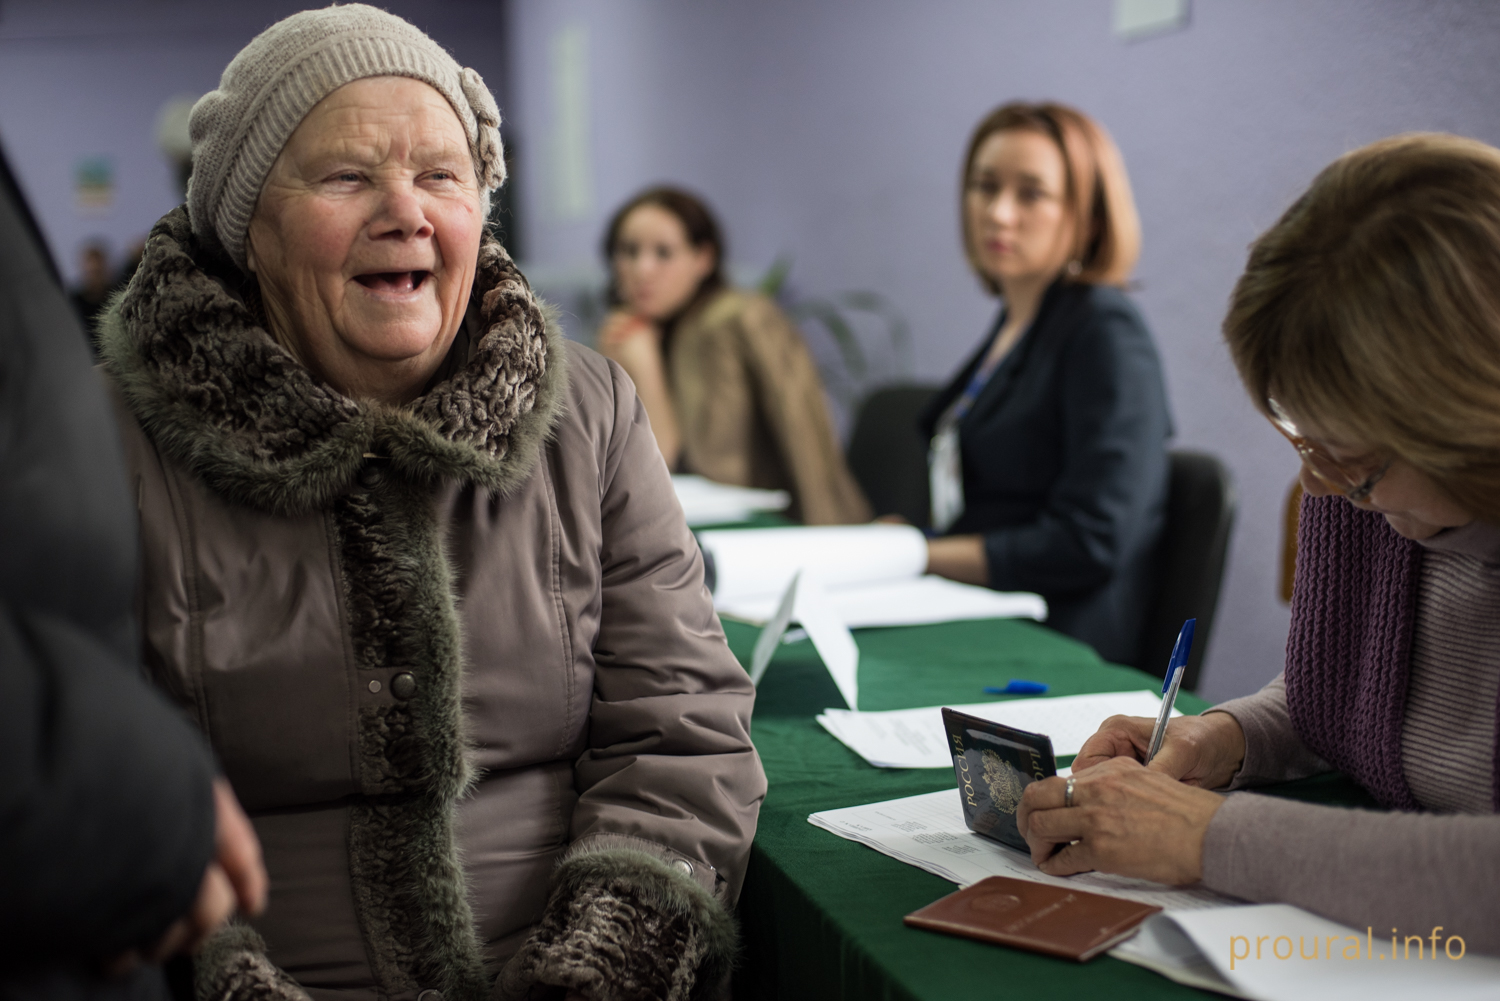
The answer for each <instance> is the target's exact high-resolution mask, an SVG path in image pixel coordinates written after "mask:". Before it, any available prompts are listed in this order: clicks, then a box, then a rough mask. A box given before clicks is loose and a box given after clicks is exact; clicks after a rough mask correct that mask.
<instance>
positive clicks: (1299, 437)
mask: <svg viewBox="0 0 1500 1001" xmlns="http://www.w3.org/2000/svg"><path fill="white" fill-rule="evenodd" d="M1266 404H1267V405H1268V406H1269V407H1270V408H1271V414H1270V420H1271V424H1272V426H1273V427H1275V428H1276V430H1278V431H1280V432H1281V434H1282V436H1283V437H1285V438H1286V440H1287V441H1289V442H1291V443H1292V447H1293V448H1295V449H1296V450H1297V454H1298V455H1299V456H1301V458H1302V461H1303V462H1304V463H1306V464H1307V468H1308V469H1311V470H1312V472H1313V475H1314V476H1316V477H1317V478H1318V479H1320V480H1322V481H1323V482H1324V483H1326V484H1328V485H1329V486H1330V487H1332V488H1333V489H1335V490H1337V491H1338V492H1339V493H1341V494H1343V495H1344V496H1345V497H1347V498H1349V499H1350V500H1352V501H1364V500H1367V499H1369V496H1370V491H1372V490H1374V489H1375V484H1377V483H1379V482H1380V478H1381V477H1382V476H1384V475H1385V474H1386V471H1387V470H1389V469H1390V468H1391V463H1392V462H1394V461H1395V459H1394V457H1392V458H1388V459H1386V460H1384V461H1380V460H1372V459H1366V460H1363V461H1354V462H1340V461H1338V460H1337V459H1335V458H1333V457H1332V456H1331V455H1329V454H1328V453H1327V452H1325V451H1323V449H1322V447H1321V446H1319V445H1318V444H1317V442H1314V441H1312V440H1311V439H1309V438H1307V437H1305V436H1304V435H1303V434H1302V432H1300V431H1298V430H1297V425H1296V424H1294V423H1292V419H1291V418H1290V417H1288V416H1287V413H1286V411H1285V410H1283V409H1281V406H1280V404H1278V403H1277V402H1276V401H1275V400H1271V399H1267V400H1266Z"/></svg>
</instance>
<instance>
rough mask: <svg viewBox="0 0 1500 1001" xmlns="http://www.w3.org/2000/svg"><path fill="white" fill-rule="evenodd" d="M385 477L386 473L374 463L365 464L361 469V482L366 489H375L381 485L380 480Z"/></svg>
mask: <svg viewBox="0 0 1500 1001" xmlns="http://www.w3.org/2000/svg"><path fill="white" fill-rule="evenodd" d="M383 479H385V474H384V473H382V472H381V471H380V470H379V469H378V468H376V467H375V466H373V465H368V466H365V467H364V468H363V469H361V470H360V471H359V482H360V483H361V484H363V485H364V488H365V489H366V490H374V489H375V488H376V487H378V486H380V481H381V480H383Z"/></svg>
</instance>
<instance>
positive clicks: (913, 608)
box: [714, 574, 1047, 629]
mask: <svg viewBox="0 0 1500 1001" xmlns="http://www.w3.org/2000/svg"><path fill="white" fill-rule="evenodd" d="M828 597H829V600H830V601H831V602H832V603H833V607H834V609H835V610H836V611H837V612H838V613H839V616H840V617H841V618H842V619H843V620H844V622H845V623H846V624H847V625H848V626H849V628H850V629H866V628H870V627H873V626H925V625H930V624H931V623H934V622H964V621H967V620H969V619H1032V620H1034V621H1037V622H1044V621H1046V619H1047V600H1046V599H1045V598H1043V597H1042V596H1041V595H1039V594H1030V593H1028V592H1026V591H991V590H990V589H989V588H987V587H975V586H974V585H972V584H960V583H959V582H958V581H955V580H949V579H948V578H946V577H939V576H937V575H936V574H926V575H924V576H922V577H913V578H909V579H905V580H890V581H877V582H875V583H873V584H865V585H861V586H848V585H845V586H844V587H835V588H830V589H829V591H828ZM714 604H715V605H716V606H718V608H719V611H721V612H724V613H725V614H726V615H730V616H733V617H734V618H736V619H741V620H743V621H745V622H752V623H753V622H764V621H766V620H767V619H769V618H771V616H772V614H773V613H774V612H775V609H776V597H775V596H774V595H761V596H759V597H748V598H737V599H728V600H725V601H719V600H718V599H715V602H714Z"/></svg>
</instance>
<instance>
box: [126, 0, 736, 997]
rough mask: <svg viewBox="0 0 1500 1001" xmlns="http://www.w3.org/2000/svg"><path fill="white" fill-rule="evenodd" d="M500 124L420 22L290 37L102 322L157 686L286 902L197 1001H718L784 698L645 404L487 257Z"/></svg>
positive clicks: (260, 72)
mask: <svg viewBox="0 0 1500 1001" xmlns="http://www.w3.org/2000/svg"><path fill="white" fill-rule="evenodd" d="M498 124H499V116H498V113H497V111H496V109H495V105H494V101H493V99H492V98H491V96H490V94H489V92H488V91H487V90H486V89H485V86H484V84H483V82H482V81H481V80H480V78H479V76H478V75H477V74H476V73H474V72H473V71H472V70H469V69H461V68H460V67H459V66H458V65H457V64H456V63H454V61H453V60H452V58H451V57H450V56H449V55H448V54H447V53H446V52H445V51H443V50H442V49H441V48H440V47H439V46H437V45H436V44H435V43H434V42H432V41H431V40H430V39H428V38H427V37H426V36H425V35H423V34H422V33H421V32H419V31H417V30H416V29H415V28H413V27H412V26H411V25H409V24H407V23H406V22H405V21H402V20H400V19H399V18H396V17H393V16H391V15H388V14H385V13H383V12H381V11H378V10H375V9H374V8H371V7H366V6H362V5H347V6H340V7H331V8H328V9H326V10H321V11H309V12H304V13H302V14H297V15H295V16H293V17H290V18H287V19H286V20H284V21H282V22H280V23H279V24H276V25H274V26H272V27H271V28H269V29H267V30H266V31H265V32H264V33H263V34H261V35H260V36H259V37H257V38H256V39H255V40H253V41H252V42H251V43H250V44H249V45H248V46H247V47H246V48H245V49H244V50H243V51H242V52H241V53H240V54H239V55H238V56H236V57H235V59H234V61H233V62H231V63H230V65H229V67H228V68H227V69H226V70H225V72H224V75H223V79H222V81H221V83H220V86H219V89H217V90H215V91H213V92H211V93H209V94H208V95H206V96H205V97H204V98H203V99H202V100H201V101H200V102H199V103H198V105H197V106H196V108H195V109H194V112H193V117H192V135H193V141H194V162H193V175H192V182H191V186H190V190H189V196H188V204H187V206H185V207H184V208H179V209H177V210H174V211H173V212H171V213H169V214H168V215H167V216H166V217H164V218H163V219H162V220H161V221H160V222H159V223H158V224H157V225H156V227H155V229H154V230H153V231H152V234H151V237H150V239H149V241H148V243H147V247H146V253H145V258H144V260H143V262H142V264H141V267H140V269H139V271H138V272H137V273H136V276H135V278H134V280H133V281H132V283H131V285H130V287H129V288H128V289H127V290H126V291H125V292H124V293H123V294H122V296H121V297H120V298H119V299H118V300H117V301H116V303H115V304H114V305H113V307H112V310H111V312H110V314H109V317H108V319H107V320H106V331H107V332H106V335H105V341H106V347H105V355H106V358H107V368H108V371H109V373H110V375H111V377H112V378H113V380H114V383H115V385H116V387H117V389H118V393H117V398H118V401H119V405H120V408H121V411H122V419H123V422H124V425H125V429H124V434H125V438H126V445H127V451H128V454H129V457H130V462H131V471H132V475H133V478H134V484H133V486H134V488H135V490H136V493H137V496H138V498H139V502H140V512H141V526H142V534H143V544H144V554H145V556H144V563H145V572H144V581H143V603H142V604H143V609H144V613H143V614H144V621H143V629H144V633H145V642H146V648H147V659H148V662H149V663H150V664H151V666H152V669H153V671H154V674H155V676H156V678H157V680H158V681H159V682H160V683H161V684H162V685H163V686H164V687H166V688H167V689H168V690H169V691H170V692H171V693H172V694H173V695H174V696H175V697H176V698H177V699H178V700H179V701H180V702H181V704H182V705H183V706H184V707H186V708H187V709H188V711H190V712H191V713H192V714H193V715H194V717H195V718H196V719H197V721H198V723H199V724H200V725H201V726H202V727H203V729H204V730H205V731H206V732H207V733H208V735H209V737H210V738H211V739H212V741H213V744H214V747H215V749H216V750H217V752H218V755H219V758H220V760H221V761H222V763H223V767H224V770H225V772H226V774H227V776H228V777H229V779H230V780H231V781H232V782H233V784H234V786H235V788H236V790H237V792H238V793H239V795H240V797H241V799H242V800H243V802H244V804H245V806H246V807H247V809H248V810H249V811H250V813H251V815H252V819H253V820H254V822H255V826H256V830H257V832H258V833H259V835H260V838H261V841H262V843H263V845H264V849H265V853H266V862H267V867H268V869H269V871H270V874H271V903H270V907H269V909H268V911H267V913H266V915H265V916H264V917H263V918H259V919H257V920H256V921H255V922H254V923H253V927H251V926H249V925H239V926H235V927H233V928H231V929H230V931H229V932H227V933H225V934H223V935H221V936H219V937H218V938H217V939H216V940H214V941H213V942H211V943H210V944H209V946H208V948H206V949H205V951H204V952H203V954H202V955H201V956H200V957H199V958H198V962H197V965H196V971H195V977H196V980H197V993H198V995H199V996H200V997H214V998H229V999H231V1001H233V999H244V998H250V997H252V996H254V997H266V996H278V995H279V996H281V997H286V998H292V997H298V998H300V997H306V996H313V997H330V998H331V997H335V996H337V997H351V998H354V997H357V998H369V999H375V998H380V999H382V1001H384V999H393V1001H414V999H417V998H422V999H423V1001H439V997H441V998H444V999H446V1001H478V999H482V998H487V997H495V998H510V997H517V998H519V997H528V996H530V997H548V996H553V995H557V996H561V995H562V994H563V993H564V992H568V993H569V996H572V997H584V998H590V999H614V998H620V999H626V998H674V999H676V998H686V997H688V996H690V995H692V996H703V995H706V994H710V993H713V992H714V991H715V990H716V989H718V988H721V987H722V985H723V981H724V976H725V973H726V971H727V969H728V966H729V962H730V959H731V958H732V953H733V948H734V932H733V924H732V921H731V919H730V917H729V910H730V908H731V907H732V905H733V902H734V900H735V897H736V894H737V893H738V890H739V884H740V880H741V879H742V877H743V873H744V866H745V860H746V855H747V853H748V850H749V845H750V840H751V838H752V836H753V834H754V828H755V818H756V812H757V809H758V806H759V802H760V799H761V797H762V795H763V794H764V789H765V780H764V777H763V775H762V772H761V769H760V765H759V762H758V760H757V758H756V755H755V751H754V748H753V747H752V746H751V743H750V739H749V733H748V727H749V716H750V709H751V705H752V701H753V690H752V688H751V686H750V684H749V682H748V679H747V678H746V676H745V673H744V671H743V670H742V669H741V668H740V667H739V665H738V664H737V663H736V662H735V660H734V658H733V656H732V655H730V653H729V651H728V649H727V647H726V646H725V644H724V639H723V634H722V632H721V631H720V629H719V625H718V621H717V619H716V618H715V616H714V613H713V609H712V607H711V603H710V600H709V597H708V594H707V592H706V590H705V589H704V586H703V568H702V563H701V560H700V558H699V555H698V551H697V547H696V546H695V544H694V542H693V539H692V536H691V535H690V534H689V533H688V531H687V529H686V527H685V526H684V524H683V520H682V515H681V512H680V510H679V508H678V507H677V505H676V503H675V501H674V500H673V497H672V491H671V484H670V481H669V479H668V476H667V471H666V468H665V466H664V465H663V463H662V460H661V458H660V456H659V454H658V453H657V450H656V446H655V444H654V441H653V439H652V436H651V432H650V429H649V427H648V425H647V422H646V418H645V415H644V412H643V410H642V408H641V406H640V404H639V402H638V401H637V399H636V395H635V392H634V390H633V388H632V386H631V385H630V382H629V380H628V379H626V378H625V377H624V375H623V374H622V372H621V370H620V369H619V368H618V367H616V366H615V365H613V364H612V363H609V362H606V361H604V360H603V359H602V358H600V357H599V356H597V355H595V354H593V353H592V352H589V351H587V350H584V349H581V348H577V347H569V348H565V347H564V345H563V344H562V342H561V340H560V338H557V337H555V336H554V335H553V334H552V333H550V332H549V330H548V329H547V327H546V324H545V322H544V320H543V315H542V312H541V310H540V308H539V306H538V303H537V302H536V300H535V299H534V298H533V297H532V294H531V291H530V289H529V287H528V285H527V283H526V281H525V279H524V278H523V277H522V276H521V274H520V273H519V272H518V271H517V270H516V268H515V265H514V264H513V263H512V262H511V260H510V258H509V257H508V256H507V255H506V253H505V251H504V250H502V249H501V248H500V246H499V245H498V244H497V243H495V242H494V241H493V239H491V238H490V237H488V236H487V235H486V232H485V228H484V224H485V219H486V216H487V214H488V205H489V196H490V192H492V191H493V190H494V189H495V188H496V187H498V186H499V184H500V183H501V182H502V181H503V180H504V161H503V158H502V154H501V147H500V137H499V132H498V129H497V126H498Z"/></svg>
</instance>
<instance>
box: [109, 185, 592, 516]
mask: <svg viewBox="0 0 1500 1001" xmlns="http://www.w3.org/2000/svg"><path fill="white" fill-rule="evenodd" d="M236 275H237V272H235V271H234V269H233V266H232V265H229V264H228V262H227V261H222V262H221V261H219V260H217V259H216V258H215V257H214V256H213V255H212V254H211V253H209V252H208V251H206V250H204V249H203V248H200V247H199V246H198V245H197V240H196V238H195V237H194V236H193V234H192V229H191V226H190V224H189V223H188V218H187V212H186V211H185V210H184V209H181V208H178V209H175V210H173V211H172V212H170V213H168V214H167V215H166V216H164V217H163V218H162V219H161V221H159V222H158V223H157V224H156V226H155V227H154V228H153V229H152V231H151V235H150V237H149V238H148V239H147V241H146V247H145V254H144V256H143V257H142V259H141V264H140V267H139V269H138V270H137V271H136V274H135V277H134V278H133V279H132V281H131V283H130V286H129V287H128V288H127V289H126V290H125V291H124V292H123V293H122V294H121V295H120V296H119V298H118V299H117V300H116V301H115V303H114V304H113V306H112V307H111V309H110V311H109V313H108V314H107V316H106V317H105V319H104V322H103V329H102V331H101V350H102V353H103V356H104V360H105V365H106V367H107V369H108V370H109V372H110V374H111V375H112V376H113V377H114V379H115V380H116V382H117V383H118V385H119V387H120V389H121V391H122V392H123V394H124V396H125V400H126V402H127V404H128V406H129V407H130V410H131V412H132V413H134V415H135V416H136V418H137V419H138V420H139V421H140V422H141V425H142V427H143V428H144V429H145V431H146V433H147V434H148V435H150V436H151V438H152V439H153V440H154V441H155V442H156V444H157V446H158V447H159V448H160V449H161V450H162V451H163V452H164V453H165V454H166V455H168V456H170V457H171V458H173V459H175V460H176V461H178V462H181V463H183V464H184V465H185V466H186V467H187V468H189V469H190V470H192V471H193V472H194V473H196V474H197V475H199V476H201V477H202V478H203V479H204V481H205V482H206V483H208V484H209V486H211V487H212V488H213V489H214V490H216V491H217V492H218V493H220V494H221V495H223V496H224V497H225V498H227V499H229V500H231V501H234V502H235V503H240V504H246V505H249V506H251V507H255V508H260V509H263V510H268V511H273V512H276V513H280V514H295V513H301V512H305V511H308V510H312V509H316V508H318V507H321V506H323V505H325V504H327V503H328V502H329V501H330V500H331V499H333V498H334V497H336V496H338V495H339V494H340V493H341V492H343V491H344V490H346V489H347V488H348V486H349V484H350V483H351V482H352V481H353V479H354V477H355V476H356V475H357V474H358V472H359V470H360V469H361V468H362V467H363V466H364V465H365V464H366V463H367V461H368V459H369V458H370V457H371V456H378V457H381V458H385V459H389V461H390V467H391V470H392V471H393V472H395V473H396V474H397V475H400V476H402V477H404V478H406V479H409V480H413V481H417V482H428V481H433V480H437V479H455V480H459V481H462V482H468V483H473V484H476V485H480V486H485V487H489V488H491V489H496V490H501V491H508V490H509V489H511V488H513V487H514V486H515V485H516V484H517V483H519V482H520V481H521V480H523V479H524V478H525V477H526V476H527V475H528V474H529V473H530V471H531V469H532V467H533V466H534V464H535V462H536V458H537V454H538V452H539V450H540V448H541V444H542V442H543V441H544V440H545V438H546V436H547V433H548V431H549V430H550V428H551V427H552V424H553V422H554V421H555V420H556V415H557V409H558V406H559V403H560V399H561V395H562V394H561V387H562V385H563V384H564V381H565V378H566V376H565V375H564V372H563V359H564V357H565V356H564V354H563V352H562V350H561V349H560V345H558V344H557V343H556V342H557V340H558V338H557V337H556V336H554V335H553V334H552V333H551V332H550V331H549V330H548V329H547V324H546V322H545V320H544V317H543V313H542V309H541V306H540V305H539V303H538V302H537V300H536V298H535V297H534V296H533V295H532V292H531V287H530V285H528V283H527V281H526V279H525V278H524V277H523V276H522V275H521V273H520V271H518V270H517V269H516V266H515V263H514V262H513V261H512V260H511V259H510V256H509V255H508V254H507V253H506V252H505V250H504V248H502V247H501V246H500V245H499V243H497V242H495V241H494V240H493V239H488V238H487V239H486V240H485V241H484V243H483V244H482V245H481V247H480V250H479V266H478V269H477V273H476V276H475V280H474V290H473V293H472V296H471V312H472V313H477V317H478V332H477V336H475V337H473V338H470V339H468V348H469V352H468V357H467V358H466V359H463V360H462V361H461V364H457V365H455V366H452V368H453V371H452V372H451V374H449V375H447V376H446V377H444V378H442V379H441V380H440V381H438V382H437V383H436V384H435V385H432V386H429V387H428V389H427V391H426V392H424V393H423V395H422V396H421V397H419V398H418V399H416V400H414V401H413V402H412V403H411V404H409V405H408V406H406V407H402V408H399V409H398V408H392V407H389V406H385V405H382V404H378V403H371V402H364V401H357V400H352V399H350V398H348V397H346V396H344V395H343V394H341V393H339V392H338V391H337V390H335V389H334V388H333V387H331V386H329V385H328V384H327V383H325V382H323V381H321V380H320V379H318V378H317V376H315V375H314V374H313V373H312V372H311V371H309V370H308V369H307V367H305V366H304V365H303V364H302V363H301V362H299V361H298V360H297V359H296V358H294V357H293V356H292V354H291V353H290V352H289V351H287V350H286V349H285V348H284V347H282V346H281V345H280V344H278V343H277V342H276V340H275V339H274V338H273V337H272V336H271V335H270V333H269V332H267V331H266V329H265V328H264V326H263V325H262V324H261V323H260V322H259V321H258V319H257V314H258V313H259V312H260V311H259V308H258V303H257V302H256V300H255V293H254V291H253V288H252V289H249V290H247V291H245V292H243V293H239V292H235V291H232V290H231V284H232V283H234V282H236V281H237V279H236V277H234V276H236ZM459 343H460V347H459V348H458V349H459V350H461V349H462V344H463V341H462V340H461V341H460V342H459ZM445 367H446V366H445Z"/></svg>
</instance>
